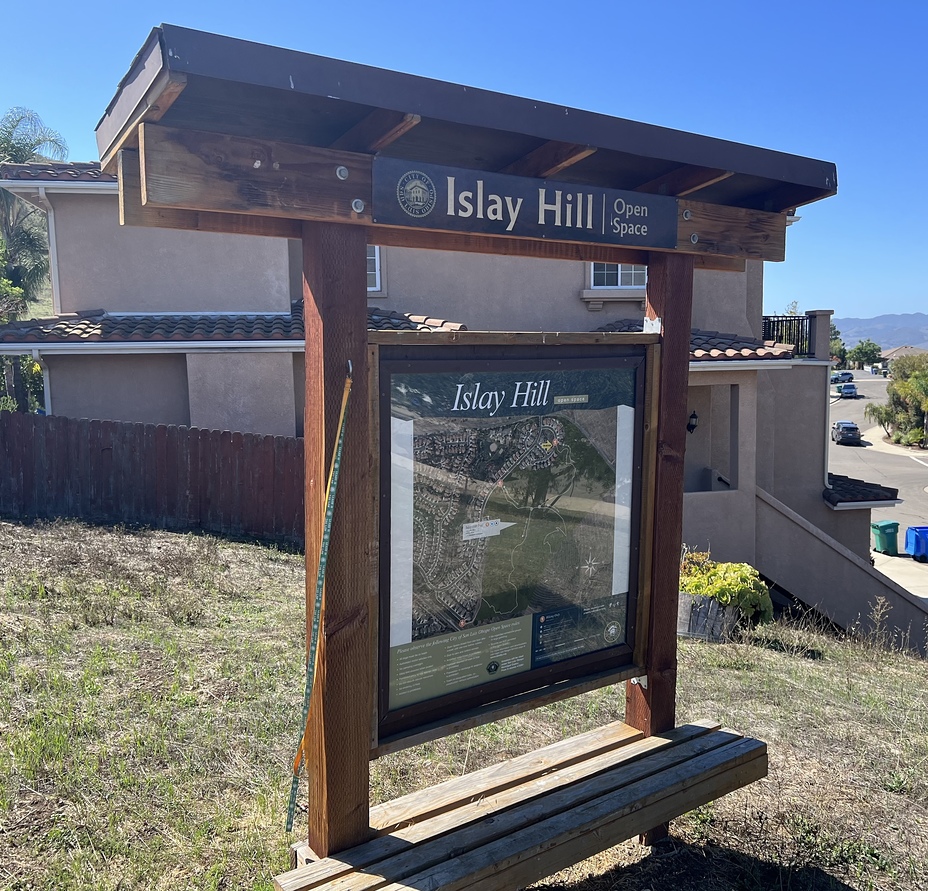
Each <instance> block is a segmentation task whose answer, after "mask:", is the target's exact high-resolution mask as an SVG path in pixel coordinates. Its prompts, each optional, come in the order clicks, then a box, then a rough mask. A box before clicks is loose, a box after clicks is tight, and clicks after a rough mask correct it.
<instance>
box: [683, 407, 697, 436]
mask: <svg viewBox="0 0 928 891" xmlns="http://www.w3.org/2000/svg"><path fill="white" fill-rule="evenodd" d="M698 424H699V415H697V414H696V412H693V413H692V414H691V415H690V419H689V420H688V421H687V422H686V432H687V433H692V432H693V431H694V430H695V429H696V426H697V425H698Z"/></svg>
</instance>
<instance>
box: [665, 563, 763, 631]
mask: <svg viewBox="0 0 928 891" xmlns="http://www.w3.org/2000/svg"><path fill="white" fill-rule="evenodd" d="M680 590H681V591H683V592H684V593H685V594H692V595H694V596H697V597H699V596H701V597H713V598H715V599H716V600H717V601H718V602H719V603H720V604H722V605H723V606H736V607H738V609H739V610H740V611H741V613H742V614H743V615H744V616H745V618H747V619H748V620H749V621H752V622H769V621H771V620H772V619H773V601H771V599H770V591H769V589H768V588H767V586H766V585H765V584H764V582H763V581H762V580H761V577H760V574H759V573H758V571H757V570H756V569H755V568H754V567H753V566H749V565H748V564H747V563H717V562H716V561H715V560H713V559H712V558H711V557H710V556H709V554H708V553H707V552H704V551H691V550H689V549H688V548H687V549H685V550H684V552H683V560H682V562H681V565H680Z"/></svg>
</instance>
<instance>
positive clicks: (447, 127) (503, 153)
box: [96, 25, 837, 268]
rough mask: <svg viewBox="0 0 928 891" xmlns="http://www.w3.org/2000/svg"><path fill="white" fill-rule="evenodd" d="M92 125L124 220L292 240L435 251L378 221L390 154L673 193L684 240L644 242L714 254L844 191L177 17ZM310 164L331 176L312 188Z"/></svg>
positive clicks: (740, 155)
mask: <svg viewBox="0 0 928 891" xmlns="http://www.w3.org/2000/svg"><path fill="white" fill-rule="evenodd" d="M96 132H97V144H98V148H99V151H100V155H101V158H102V161H103V164H104V167H105V169H106V170H107V171H109V172H115V171H116V170H117V169H118V170H119V176H120V195H121V202H122V204H123V207H122V216H123V220H124V221H125V222H126V223H127V224H135V225H150V226H159V225H160V226H167V225H170V226H171V227H173V228H190V229H201V230H209V231H243V229H242V228H241V227H243V226H244V227H245V230H247V231H251V232H255V233H256V234H273V235H284V236H287V237H293V229H292V224H293V223H294V221H295V220H323V221H328V222H344V223H349V224H357V225H364V226H367V227H369V229H370V230H371V231H373V232H377V231H380V232H383V233H392V236H391V237H393V238H394V239H395V238H396V233H397V232H399V233H401V234H402V235H404V236H405V237H406V240H405V241H404V242H403V243H404V244H406V246H423V245H424V244H425V243H426V242H427V243H428V245H429V246H432V247H434V246H435V245H436V244H438V243H439V242H438V241H436V239H437V238H438V237H439V234H440V233H439V232H433V233H431V234H430V239H426V238H425V237H424V236H423V233H422V231H421V229H417V228H415V227H414V226H413V225H412V223H410V222H409V221H406V223H408V225H406V223H404V224H403V225H404V226H406V228H403V227H402V226H401V228H399V229H397V228H396V226H395V225H393V224H389V225H388V224H384V223H381V222H379V221H377V220H375V219H374V217H373V216H372V214H371V211H370V206H371V202H370V195H371V194H372V186H371V161H372V159H373V158H374V157H375V156H376V157H377V158H380V159H387V160H389V159H402V160H403V161H405V162H409V163H410V164H413V165H416V164H431V165H437V166H441V167H444V168H453V169H460V170H466V171H470V172H476V173H478V174H486V175H488V176H489V175H490V174H492V175H494V176H497V177H504V178H505V177H510V178H511V179H519V180H522V181H528V180H530V179H532V180H538V179H541V180H549V181H550V182H551V183H552V184H563V185H565V186H576V187H577V189H578V190H579V189H582V188H587V189H588V190H594V189H602V190H622V191H623V192H625V191H630V192H635V193H638V194H640V195H641V196H642V201H644V200H645V199H648V200H652V199H653V200H656V199H655V196H667V197H669V198H673V199H676V211H675V213H676V214H677V215H678V218H677V224H676V230H675V239H676V240H675V241H674V242H672V243H669V244H664V245H655V244H654V243H651V242H649V243H647V244H645V248H646V249H647V250H653V249H658V250H661V249H663V250H672V251H676V252H681V253H690V254H694V255H696V256H697V257H702V258H703V260H704V261H708V262H709V263H710V266H711V261H713V260H715V259H716V258H717V259H719V260H723V261H727V262H728V263H729V264H730V262H731V259H732V258H736V259H740V260H744V259H761V260H781V259H783V256H784V250H785V230H786V223H787V211H790V210H793V209H795V208H796V207H798V206H801V205H804V204H808V203H809V202H812V201H817V200H819V199H821V198H825V197H828V196H830V195H833V194H835V193H836V191H837V174H836V169H835V165H834V164H832V163H830V162H826V161H819V160H815V159H811V158H805V157H800V156H797V155H790V154H786V153H784V152H779V151H773V150H769V149H762V148H757V147H755V146H750V145H744V144H741V143H735V142H730V141H727V140H722V139H715V138H711V137H707V136H702V135H699V134H694V133H686V132H683V131H679V130H672V129H669V128H665V127H658V126H654V125H651V124H643V123H638V122H636V121H629V120H626V119H623V118H616V117H609V116H607V115H603V114H597V113H594V112H590V111H583V110H580V109H576V108H569V107H564V106H559V105H553V104H549V103H545V102H539V101H536V100H531V99H524V98H520V97H516V96H510V95H505V94H501V93H494V92H490V91H487V90H480V89H473V88H470V87H465V86H461V85H459V84H452V83H446V82H442V81H436V80H431V79H429V78H423V77H416V76H412V75H408V74H402V73H398V72H395V71H386V70H383V69H377V68H371V67H368V66H365V65H358V64H355V63H350V62H343V61H339V60H335V59H329V58H324V57H321V56H315V55H311V54H308V53H301V52H296V51H293V50H287V49H281V48H278V47H272V46H265V45H262V44H257V43H251V42H248V41H244V40H236V39H232V38H228V37H223V36H219V35H216V34H210V33H205V32H201V31H193V30H190V29H187V28H180V27H177V26H174V25H162V26H161V27H160V28H155V29H154V30H153V31H152V32H151V35H150V36H149V38H148V40H147V42H146V43H145V44H144V46H143V47H142V49H141V50H140V52H139V53H138V55H137V56H136V57H135V59H134V61H133V62H132V65H131V67H130V70H129V72H128V74H127V75H126V76H125V78H124V79H123V80H122V82H121V83H120V85H119V88H118V92H117V94H116V96H115V97H114V98H113V100H112V101H111V103H110V105H109V107H108V108H107V109H106V112H105V114H104V115H103V117H102V119H101V120H100V122H99V124H98V125H97V131H96ZM336 168H341V169H342V170H343V171H344V176H342V177H340V180H341V181H339V180H336V178H335V176H334V171H335V170H336ZM307 171H318V175H317V176H316V179H315V180H314V181H313V182H312V183H311V188H309V187H308V185H309V183H308V180H307V179H306V178H307V177H308V176H309V173H307ZM565 194H566V193H565ZM359 208H360V209H359ZM449 215H450V214H449ZM462 216H463V214H462ZM256 218H257V219H256ZM262 221H263V222H262ZM445 222H447V221H445ZM285 224H291V225H290V226H289V227H288V226H287V225H285ZM574 228H580V227H578V226H574ZM265 229H267V230H269V231H268V232H265V231H263V230H265ZM410 233H411V234H410ZM427 234H428V233H427ZM445 234H446V235H447V233H445ZM500 234H504V233H496V232H494V233H491V234H490V235H489V236H488V237H487V238H485V239H484V241H485V242H489V244H483V245H478V244H477V242H478V239H477V238H473V237H472V238H469V239H461V238H458V239H457V241H458V242H466V245H462V246H459V247H457V248H456V249H460V250H475V249H478V248H480V249H482V250H483V251H485V252H492V253H507V252H511V251H513V250H516V249H517V248H516V247H513V246H512V245H507V244H504V243H502V242H501V241H493V238H494V237H497V236H499V235H500ZM574 234H575V233H574ZM525 238H526V239H527V240H531V241H533V242H534V243H535V244H540V245H542V246H545V245H546V247H544V251H546V253H545V252H542V253H539V256H542V255H543V256H552V257H554V256H562V255H563V256H568V255H569V256H573V254H569V253H568V254H559V253H557V251H556V250H555V246H556V245H558V244H560V245H565V244H566V245H570V246H572V247H574V248H576V239H575V238H572V237H570V233H568V234H564V233H563V232H562V233H560V234H559V235H558V236H557V237H555V238H547V237H546V236H545V237H537V236H531V237H529V236H525ZM518 240H519V239H518V238H516V237H514V238H510V239H508V241H513V242H514V241H518ZM371 241H372V242H373V243H378V242H377V239H376V238H371ZM587 241H590V239H587ZM614 241H615V239H613V241H611V242H609V243H608V246H612V245H613V242H614ZM379 243H391V244H392V243H395V240H394V241H390V242H379ZM597 244H598V245H599V246H600V248H602V247H603V246H604V245H606V244H607V242H605V241H602V240H600V241H599V242H597ZM634 244H637V245H638V250H637V251H636V253H638V254H640V253H641V250H640V247H641V244H642V242H637V243H633V242H631V241H626V242H622V244H621V245H620V246H617V247H615V249H614V250H615V253H614V257H615V259H616V260H619V261H621V262H625V260H624V259H623V255H622V253H621V251H622V250H625V249H626V246H634ZM449 249H455V248H454V246H453V245H452V246H450V247H449ZM574 253H576V251H574ZM574 258H578V257H574ZM598 258H599V259H603V257H602V256H600V257H598ZM583 259H589V257H583ZM639 262H640V261H639ZM725 268H729V267H725Z"/></svg>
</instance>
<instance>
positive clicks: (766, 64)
mask: <svg viewBox="0 0 928 891" xmlns="http://www.w3.org/2000/svg"><path fill="white" fill-rule="evenodd" d="M3 19H4V32H5V37H4V40H3V52H2V53H0V113H2V112H3V111H5V110H6V109H7V108H10V107H12V106H15V105H22V106H26V107H27V108H31V109H33V110H35V111H36V112H38V114H39V115H41V117H42V118H43V120H44V121H45V123H46V124H48V125H49V126H51V127H54V128H55V129H57V130H58V131H60V132H61V133H62V134H63V135H64V137H65V139H66V140H67V141H68V144H69V147H70V160H72V161H84V160H96V159H97V157H98V156H97V150H96V142H95V140H94V133H93V131H94V127H95V126H96V124H97V121H98V120H99V119H100V117H101V115H102V114H103V111H104V110H105V108H106V106H107V104H108V102H109V100H110V99H111V98H112V96H113V94H114V93H115V90H116V86H117V84H118V82H119V80H120V78H121V77H122V75H123V74H124V73H125V72H126V70H127V69H128V67H129V64H130V63H131V61H132V58H133V56H134V55H135V53H136V52H137V51H138V49H139V48H140V47H141V45H142V43H143V42H144V40H145V38H146V37H147V36H148V33H149V31H150V30H151V28H152V27H154V26H156V25H159V24H161V23H162V22H170V23H172V24H177V25H183V26H186V27H190V28H198V29H202V30H205V31H214V32H216V33H219V34H227V35H229V36H232V37H240V38H244V39H248V40H255V41H259V42H262V43H269V44H275V45H278V46H285V47H290V48H293V49H298V50H302V51H305V52H312V53H318V54H320V55H326V56H333V57H336V58H341V59H348V60H351V61H356V62H363V63H365V64H369V65H375V66H380V67H384V68H392V69H396V70H400V71H407V72H410V73H413V74H419V75H424V76H428V77H434V78H438V79H440V80H449V81H454V82H457V83H464V84H468V85H472V86H478V87H483V88H486V89H492V90H497V91H500V92H506V93H514V94H516V95H522V96H528V97H531V98H537V99H542V100H545V101H550V102H555V103H562V104H565V105H571V106H575V107H579V108H588V109H592V110H594V111H598V112H602V113H605V114H611V115H615V116H618V117H625V118H630V119H633V120H639V121H647V122H649V123H654V124H660V125H662V126H667V127H673V128H676V129H680V130H689V131H693V132H697V133H705V134H707V135H710V136H716V137H720V138H724V139H731V140H735V141H738V142H745V143H751V144H754V145H760V146H763V147H765V148H772V149H778V150H780V151H785V152H790V153H794V154H800V155H807V156H810V157H814V158H820V159H823V160H827V161H833V162H835V163H836V164H837V167H838V195H837V196H836V197H834V198H829V199H826V200H825V201H821V202H818V203H816V204H812V205H809V206H807V207H805V208H803V209H802V210H801V211H800V215H801V217H802V220H801V221H800V222H799V223H798V224H797V225H795V226H793V227H791V228H790V230H789V233H788V239H787V259H786V262H785V263H780V264H777V263H769V264H767V274H766V297H765V310H766V311H767V312H776V311H779V310H782V309H783V308H785V307H786V305H787V304H789V303H790V302H791V301H793V300H796V301H798V303H799V306H800V308H801V309H803V310H805V309H833V310H834V311H835V313H836V314H837V315H838V316H839V317H848V316H857V317H863V318H868V317H871V316H875V315H879V314H881V313H886V312H928V284H926V277H925V275H924V273H923V272H922V269H921V265H922V260H923V258H924V257H925V256H926V254H928V245H926V232H928V207H926V201H925V199H926V194H925V192H926V186H925V178H924V174H923V172H922V168H923V165H924V161H925V158H926V154H928V153H926V149H925V143H926V140H928V73H926V72H928V65H926V64H925V38H926V36H928V4H926V3H924V2H923V0H887V2H884V3H883V4H880V5H878V6H874V5H873V4H870V3H866V4H865V3H863V2H860V0H845V2H844V3H840V4H837V3H831V2H824V0H805V2H796V0H777V2H776V3H767V4H760V3H745V2H743V0H738V2H735V0H728V2H709V3H707V2H703V3H693V2H677V0H665V2H660V0H646V2H641V0H636V2H626V0H587V2H586V3H583V4H580V3H575V4H569V3H568V4H565V3H563V2H559V3H551V2H548V0H542V2H534V3H531V4H529V3H525V2H515V3H500V2H489V0H469V2H466V3H460V2H456V0H445V2H441V0H437V2H436V0H433V2H429V3H423V2H410V0H393V2H369V0H354V2H352V3H350V4H348V3H337V2H334V3H325V4H321V3H318V2H314V0H307V2H303V3H289V4H286V3H280V2H277V0H267V2H263V3H259V4H257V5H255V4H254V3H248V4H246V3H243V2H241V0H223V2H217V0H185V2H183V3H180V2H165V3H160V4H155V3H147V2H144V0H141V2H136V3H132V4H121V5H118V6H115V7H100V8H99V9H97V8H95V7H88V6H86V5H81V4H75V3H73V2H69V3H62V2H60V0H51V2H49V3H45V4H43V5H41V6H40V7H37V6H35V5H33V4H15V5H12V4H11V5H10V6H9V7H8V8H7V9H6V11H5V13H4V16H3Z"/></svg>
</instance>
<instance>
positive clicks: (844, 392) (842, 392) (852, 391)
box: [835, 384, 860, 399]
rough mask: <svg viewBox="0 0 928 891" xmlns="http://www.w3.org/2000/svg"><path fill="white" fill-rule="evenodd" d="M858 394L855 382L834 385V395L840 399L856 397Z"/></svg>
mask: <svg viewBox="0 0 928 891" xmlns="http://www.w3.org/2000/svg"><path fill="white" fill-rule="evenodd" d="M858 395H860V394H859V393H858V392H857V386H856V384H838V386H837V387H835V396H838V397H840V398H841V399H856V398H857V397H858Z"/></svg>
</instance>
